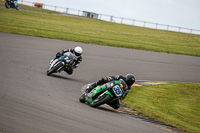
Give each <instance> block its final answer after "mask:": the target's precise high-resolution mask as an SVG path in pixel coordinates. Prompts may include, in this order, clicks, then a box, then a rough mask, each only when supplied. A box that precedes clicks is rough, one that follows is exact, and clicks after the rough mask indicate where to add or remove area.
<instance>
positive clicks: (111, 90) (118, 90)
mask: <svg viewBox="0 0 200 133" xmlns="http://www.w3.org/2000/svg"><path fill="white" fill-rule="evenodd" d="M89 85H90V84H88V85H85V86H83V87H82V90H81V91H82V92H83V94H82V95H81V97H80V98H79V101H80V102H81V103H87V104H89V105H90V106H91V107H94V108H95V107H98V106H100V105H103V104H111V103H112V102H113V101H115V100H116V99H123V98H124V97H125V96H126V90H127V89H128V86H127V84H126V82H125V81H124V80H123V79H120V80H114V81H110V82H108V83H106V84H103V85H101V86H97V87H95V88H94V89H92V91H90V92H89V93H86V90H87V87H88V86H89Z"/></svg>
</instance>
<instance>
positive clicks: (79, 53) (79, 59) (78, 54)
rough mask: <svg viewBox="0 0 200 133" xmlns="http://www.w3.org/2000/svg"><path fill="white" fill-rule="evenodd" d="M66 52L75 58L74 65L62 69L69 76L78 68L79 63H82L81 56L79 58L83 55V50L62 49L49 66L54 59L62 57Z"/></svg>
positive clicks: (76, 48)
mask: <svg viewBox="0 0 200 133" xmlns="http://www.w3.org/2000/svg"><path fill="white" fill-rule="evenodd" d="M67 52H71V53H73V54H74V55H75V56H76V60H75V63H73V65H72V66H71V67H66V68H65V69H64V71H65V72H66V73H68V74H69V75H71V74H72V73H73V69H75V68H77V67H78V66H79V64H80V63H81V61H82V56H81V54H82V53H83V49H82V48H81V47H80V46H77V47H75V48H73V49H63V50H62V51H60V52H58V53H57V54H56V57H55V58H54V59H52V60H51V61H50V65H51V63H52V62H53V61H54V60H55V59H58V58H60V57H61V56H63V55H64V53H67Z"/></svg>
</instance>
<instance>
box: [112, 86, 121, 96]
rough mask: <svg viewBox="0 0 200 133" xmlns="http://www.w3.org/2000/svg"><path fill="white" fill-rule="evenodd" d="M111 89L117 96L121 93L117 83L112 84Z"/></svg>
mask: <svg viewBox="0 0 200 133" xmlns="http://www.w3.org/2000/svg"><path fill="white" fill-rule="evenodd" d="M113 91H114V92H115V95H116V96H118V97H119V96H121V95H122V94H123V92H122V90H121V88H120V87H119V85H116V86H114V87H113Z"/></svg>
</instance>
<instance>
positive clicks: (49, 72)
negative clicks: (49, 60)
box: [47, 62, 63, 76]
mask: <svg viewBox="0 0 200 133" xmlns="http://www.w3.org/2000/svg"><path fill="white" fill-rule="evenodd" d="M62 65H63V64H62V63H61V62H60V63H59V64H57V65H56V66H54V67H52V68H51V69H50V70H48V71H47V75H48V76H49V75H51V74H52V73H54V72H56V70H57V69H58V68H60V67H62Z"/></svg>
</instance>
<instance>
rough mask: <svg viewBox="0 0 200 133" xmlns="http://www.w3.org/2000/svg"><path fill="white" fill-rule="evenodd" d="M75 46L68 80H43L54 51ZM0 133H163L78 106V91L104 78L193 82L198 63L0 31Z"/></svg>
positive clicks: (102, 109) (106, 111)
mask: <svg viewBox="0 0 200 133" xmlns="http://www.w3.org/2000/svg"><path fill="white" fill-rule="evenodd" d="M77 45H80V46H81V47H83V49H84V53H83V62H82V63H81V64H80V66H79V67H78V68H77V69H76V70H75V71H74V73H73V75H71V76H69V75H67V74H66V73H64V72H61V73H60V74H55V75H53V76H46V70H47V69H48V65H49V61H50V59H51V58H53V57H54V56H55V54H56V52H57V51H59V50H61V49H64V48H73V47H75V46H77ZM0 60H1V63H0V132H2V133H68V132H69V133H80V132H82V133H94V132H95V133H122V132H123V133H133V132H135V133H164V132H166V133H167V132H171V131H167V130H164V129H162V128H160V127H157V126H154V125H153V124H152V123H149V122H145V121H143V120H140V119H137V118H131V117H129V116H127V115H122V114H120V113H118V112H116V111H114V110H112V109H109V108H107V107H105V106H101V107H99V108H97V109H94V108H91V107H89V106H87V105H85V104H82V103H80V102H79V101H78V99H79V96H80V95H81V91H80V88H81V86H83V85H85V84H87V83H90V82H93V81H96V80H98V79H99V78H101V77H105V76H107V75H117V74H121V75H125V74H127V73H134V74H135V76H136V78H137V80H152V81H158V80H159V81H177V82H199V79H200V58H199V57H190V56H182V55H173V54H163V53H156V52H148V51H140V50H131V49H125V48H114V47H108V46H99V45H91V44H83V43H75V42H68V41H62V40H53V39H45V38H39V37H30V36H23V35H15V34H8V33H1V32H0Z"/></svg>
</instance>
